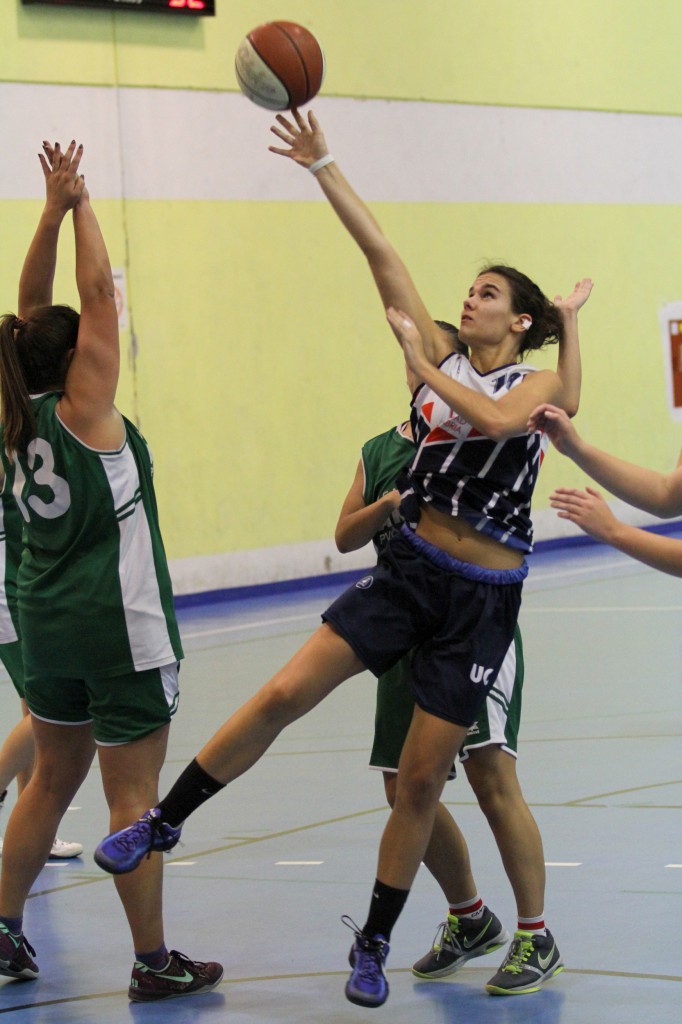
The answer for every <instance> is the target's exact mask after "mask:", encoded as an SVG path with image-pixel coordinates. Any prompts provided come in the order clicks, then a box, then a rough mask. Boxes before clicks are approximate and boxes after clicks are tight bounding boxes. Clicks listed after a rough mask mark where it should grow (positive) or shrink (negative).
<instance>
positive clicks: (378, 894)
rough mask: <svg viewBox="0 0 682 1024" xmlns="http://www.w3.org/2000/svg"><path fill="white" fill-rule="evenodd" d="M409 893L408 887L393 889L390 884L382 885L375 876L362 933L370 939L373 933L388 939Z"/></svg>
mask: <svg viewBox="0 0 682 1024" xmlns="http://www.w3.org/2000/svg"><path fill="white" fill-rule="evenodd" d="M409 895H410V890H409V889H394V888H393V886H391V885H384V883H383V882H380V881H379V879H378V878H377V880H376V882H375V883H374V892H373V893H372V902H371V903H370V905H369V915H368V917H367V924H366V925H365V927H364V928H363V929H362V934H363V935H366V936H367V937H368V938H370V939H373V938H374V936H375V935H383V937H384V938H385V939H386V940H387V941H388V939H390V937H391V932H392V931H393V925H394V924H395V923H396V921H397V920H398V918H399V917H400V912H401V910H402V909H403V907H404V906H405V900H406V899H407V897H408V896H409Z"/></svg>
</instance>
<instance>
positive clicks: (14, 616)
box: [0, 477, 22, 644]
mask: <svg viewBox="0 0 682 1024" xmlns="http://www.w3.org/2000/svg"><path fill="white" fill-rule="evenodd" d="M21 529H22V518H21V513H20V511H19V508H18V506H17V503H16V501H15V500H14V497H13V495H12V490H11V487H10V483H9V481H8V479H7V477H5V479H4V481H3V488H2V493H1V494H0V644H12V643H16V641H17V640H18V639H19V614H18V610H17V570H18V568H19V561H20V559H21Z"/></svg>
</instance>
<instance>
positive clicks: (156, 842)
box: [95, 807, 182, 875]
mask: <svg viewBox="0 0 682 1024" xmlns="http://www.w3.org/2000/svg"><path fill="white" fill-rule="evenodd" d="M181 832H182V826H180V827H179V828H173V827H172V826H171V825H168V824H166V822H165V821H163V820H162V818H161V812H160V811H159V809H158V807H152V809H151V810H149V811H147V812H146V814H143V815H142V817H141V818H139V819H138V821H136V822H134V823H133V824H132V825H129V826H128V828H123V829H120V831H118V832H112V833H111V835H108V836H107V837H106V839H103V840H102V842H101V843H100V844H99V846H98V847H97V849H96V850H95V861H96V863H97V864H99V866H100V867H101V868H104V870H105V871H108V872H109V873H110V874H112V875H125V874H127V873H128V871H133V870H134V869H135V868H136V867H137V865H138V864H139V863H140V861H142V860H143V859H144V858H145V857H146V856H147V854H150V853H153V852H155V851H161V852H163V851H165V850H172V849H173V847H174V846H175V844H176V843H177V842H178V840H179V839H180V833H181Z"/></svg>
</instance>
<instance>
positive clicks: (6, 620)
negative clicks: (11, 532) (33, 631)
mask: <svg viewBox="0 0 682 1024" xmlns="http://www.w3.org/2000/svg"><path fill="white" fill-rule="evenodd" d="M6 573H7V533H6V527H5V508H4V505H3V503H2V501H0V644H13V643H16V641H17V640H18V639H19V637H18V636H17V631H16V629H15V628H14V623H13V622H12V616H11V615H10V611H9V606H8V604H7V590H6V583H5V580H6Z"/></svg>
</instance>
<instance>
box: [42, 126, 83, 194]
mask: <svg viewBox="0 0 682 1024" xmlns="http://www.w3.org/2000/svg"><path fill="white" fill-rule="evenodd" d="M82 156H83V146H82V144H81V145H80V146H77V145H76V142H75V140H74V141H72V142H70V143H69V146H68V147H67V149H66V150H65V151H64V152H62V149H61V146H60V145H59V143H58V142H55V144H54V146H52V145H51V144H50V143H49V142H47V141H44V142H43V152H42V153H39V154H38V159H39V160H40V166H41V167H42V169H43V174H44V175H45V188H46V191H47V202H48V204H49V205H54V206H55V208H57V209H58V210H59V211H60V212H65V211H67V210H72V209H73V208H74V206H75V205H76V204H77V203H78V202H79V201H80V199H81V198H82V196H83V191H84V189H85V178H84V177H83V175H82V174H79V173H78V168H79V166H80V162H81V157H82Z"/></svg>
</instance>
